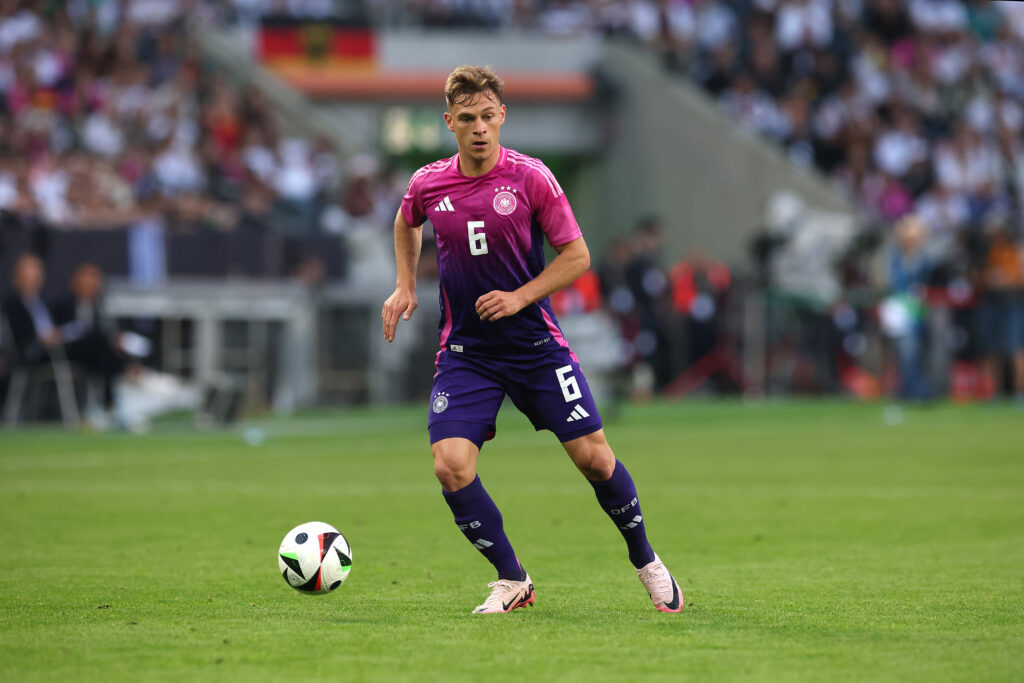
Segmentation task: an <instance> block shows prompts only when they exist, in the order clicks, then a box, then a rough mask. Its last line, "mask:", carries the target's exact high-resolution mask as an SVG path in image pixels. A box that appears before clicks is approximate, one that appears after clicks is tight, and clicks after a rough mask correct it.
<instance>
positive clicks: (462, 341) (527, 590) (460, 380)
mask: <svg viewBox="0 0 1024 683" xmlns="http://www.w3.org/2000/svg"><path fill="white" fill-rule="evenodd" d="M502 90H503V84H502V82H501V80H499V79H498V77H497V76H496V75H495V74H494V73H493V72H492V71H491V70H490V69H488V68H481V67H476V66H460V67H459V68H457V69H455V71H453V72H452V73H451V75H450V76H449V77H448V80H447V82H446V84H445V99H446V101H447V104H448V111H447V112H445V114H444V120H445V123H446V124H447V125H448V130H450V131H452V132H453V133H454V134H455V140H456V143H457V145H458V153H457V154H455V155H454V156H452V157H451V158H448V159H441V160H440V161H436V162H434V163H432V164H428V165H427V166H424V167H423V168H421V169H419V170H418V171H417V172H416V173H415V174H413V176H412V179H411V180H410V181H409V188H408V191H407V192H406V194H405V197H403V199H402V206H401V208H400V210H399V211H398V215H397V216H396V217H395V260H396V262H397V266H398V279H397V284H396V286H395V291H394V293H393V294H392V295H391V296H390V297H388V300H387V301H386V302H384V307H383V309H382V311H381V318H382V320H383V326H384V337H385V339H387V341H389V342H390V341H392V340H393V339H394V338H395V332H396V328H397V326H398V320H399V318H401V319H403V320H409V318H410V316H411V315H412V313H413V311H414V310H416V307H417V299H416V264H417V260H418V258H419V255H420V248H421V246H422V237H423V230H422V227H421V226H422V224H423V222H424V221H425V220H427V219H428V218H429V219H430V221H431V223H432V224H433V227H434V234H435V236H436V238H437V261H438V267H439V270H440V276H441V296H440V305H441V321H440V325H439V328H440V341H441V344H440V346H441V348H440V350H439V351H438V353H437V361H436V368H437V373H436V374H435V375H434V386H433V389H432V397H431V403H430V412H429V419H428V430H429V433H430V444H431V450H432V451H433V454H434V473H435V474H436V475H437V479H438V481H440V482H441V487H442V489H443V491H442V493H443V495H444V499H445V502H446V503H448V506H449V507H450V508H451V510H452V513H453V515H454V516H455V523H456V524H457V525H458V527H459V529H461V530H462V532H463V534H465V536H466V538H467V539H468V540H469V542H470V543H472V544H473V547H475V548H476V549H477V550H479V551H480V552H481V553H482V554H483V555H484V557H486V558H487V560H489V561H490V563H491V564H493V565H494V568H495V569H496V570H497V572H498V579H497V581H494V582H491V583H490V584H488V588H490V589H491V593H490V595H489V596H488V597H487V599H486V600H484V602H483V604H482V605H480V606H478V607H477V608H476V609H475V610H473V612H474V613H477V614H491V613H504V612H510V611H512V610H513V609H515V608H517V607H521V606H522V605H532V604H533V602H534V590H533V582H532V581H531V580H530V575H529V574H527V573H526V570H525V569H524V568H523V567H522V565H521V564H520V562H519V560H518V559H517V557H516V553H515V551H514V550H513V549H512V544H511V543H510V542H509V539H508V537H507V536H506V535H505V531H504V529H503V527H502V518H501V513H500V512H499V511H498V508H497V506H496V505H495V504H494V501H493V500H491V497H490V496H489V495H488V493H487V491H486V490H485V489H484V486H483V484H482V483H481V482H480V477H478V476H477V473H476V462H477V457H478V456H479V454H480V449H481V447H482V446H483V444H484V442H485V441H487V440H488V439H491V438H492V437H493V436H494V433H495V420H496V417H497V414H498V408H499V407H500V406H501V402H502V400H503V399H504V397H505V395H506V394H508V396H509V397H510V398H511V399H512V402H513V403H514V404H515V405H516V407H517V408H519V410H521V411H522V412H523V413H524V414H525V415H526V416H527V417H528V418H529V419H530V421H531V422H532V423H533V426H534V427H535V428H536V429H537V430H541V429H548V430H550V431H552V432H554V433H555V436H557V437H558V440H559V441H560V442H561V443H562V446H563V448H565V450H566V452H567V453H568V454H569V457H570V458H571V459H572V461H573V463H575V464H576V467H577V468H579V470H580V472H582V473H583V476H585V477H586V478H587V480H588V481H589V482H590V484H591V486H593V487H594V493H595V494H596V495H597V500H598V503H599V504H600V505H601V507H602V508H603V509H604V511H605V512H606V513H607V514H608V516H609V517H611V519H612V521H613V522H614V523H615V526H616V527H617V528H618V529H619V531H620V532H621V534H622V536H623V538H624V539H625V540H626V546H627V549H628V552H629V559H630V562H632V563H633V566H634V567H636V571H637V575H638V576H639V577H640V581H641V582H642V583H643V585H644V587H645V588H646V589H647V592H648V593H649V594H650V596H651V600H652V601H653V602H654V606H655V607H656V608H657V609H659V610H660V611H662V612H679V611H680V610H681V609H682V606H683V595H682V592H681V591H680V590H679V584H678V583H676V580H675V579H674V578H673V577H672V575H671V574H670V573H669V571H668V569H667V568H666V567H665V565H664V563H663V562H662V561H661V559H660V558H659V557H658V556H657V555H656V554H655V552H654V551H653V550H652V549H651V545H650V543H648V541H647V532H646V530H645V528H644V519H643V515H642V514H641V512H640V504H639V502H638V498H637V493H636V487H635V486H634V485H633V479H632V478H631V477H630V475H629V472H627V471H626V468H625V466H624V465H623V464H622V463H621V462H619V461H618V460H616V458H615V455H614V453H612V449H611V447H610V446H609V445H608V441H607V440H606V439H605V435H604V430H603V429H602V425H601V417H600V416H599V415H598V412H597V406H595V405H594V399H593V397H592V396H591V394H590V388H589V386H588V385H587V380H586V378H585V377H584V376H583V373H582V371H581V370H580V365H579V363H578V362H577V360H576V356H575V354H573V352H572V350H571V349H570V348H569V345H568V344H567V343H566V341H565V338H564V337H563V336H562V332H561V330H560V329H559V327H558V323H557V321H556V320H555V315H554V312H553V311H552V309H551V305H550V304H549V303H548V296H549V295H550V294H552V293H553V292H555V291H557V290H559V289H561V288H563V287H565V286H566V285H568V284H570V283H571V282H572V281H573V280H575V279H576V278H577V277H578V276H579V275H580V274H582V273H583V272H584V271H585V270H586V269H587V268H588V267H589V265H590V252H589V250H588V249H587V245H586V242H584V241H583V236H582V234H581V233H580V228H579V226H578V225H577V223H576V218H575V217H574V216H573V213H572V209H571V208H570V207H569V202H568V200H567V199H566V197H565V194H563V192H562V188H561V187H559V185H558V181H556V180H555V177H554V176H553V175H552V174H551V171H549V170H548V169H547V167H546V166H545V165H544V164H543V163H542V162H541V161H539V160H538V159H534V158H531V157H528V156H526V155H524V154H520V153H518V152H516V151H513V150H511V149H506V148H504V147H502V146H501V145H500V144H499V137H500V133H501V126H502V124H503V123H504V122H505V105H504V104H502ZM545 238H546V239H547V241H548V243H549V244H550V245H551V246H552V247H553V248H554V249H555V251H556V252H558V255H557V256H556V257H555V258H554V259H553V260H552V261H551V263H550V264H547V265H546V266H545V259H544V239H545Z"/></svg>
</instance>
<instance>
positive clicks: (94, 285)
mask: <svg viewBox="0 0 1024 683" xmlns="http://www.w3.org/2000/svg"><path fill="white" fill-rule="evenodd" d="M102 292H103V272H102V271H101V270H100V269H99V268H97V267H96V266H95V265H93V264H91V263H83V264H82V265H80V266H78V267H77V268H75V271H74V272H73V273H72V275H71V293H70V294H69V295H68V296H67V297H66V298H65V299H62V300H61V301H60V302H59V303H57V304H56V305H55V306H54V308H53V318H54V321H55V322H56V324H57V325H58V329H59V331H60V337H61V339H62V340H63V342H64V353H65V354H66V355H67V357H68V360H70V361H72V362H74V363H77V364H78V365H80V366H81V367H82V368H84V369H85V371H86V372H87V373H88V374H89V376H90V377H91V378H96V379H99V380H100V381H101V384H102V387H103V408H104V409H105V410H107V411H111V410H113V408H114V381H115V380H116V379H117V378H118V377H119V376H120V375H121V374H122V373H123V372H124V370H125V359H124V355H123V353H122V351H121V347H120V343H119V337H120V335H119V334H118V332H117V329H116V328H115V327H114V325H113V324H112V321H109V320H108V319H106V318H105V317H104V316H103V313H102V311H101V310H100V308H101V307H100V295H101V294H102Z"/></svg>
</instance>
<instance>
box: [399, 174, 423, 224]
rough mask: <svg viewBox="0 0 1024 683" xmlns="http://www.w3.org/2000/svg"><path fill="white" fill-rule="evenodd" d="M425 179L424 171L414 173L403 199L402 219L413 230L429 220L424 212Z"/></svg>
mask: <svg viewBox="0 0 1024 683" xmlns="http://www.w3.org/2000/svg"><path fill="white" fill-rule="evenodd" d="M423 177H424V173H423V169H420V170H419V171H417V172H416V173H414V174H413V176H412V178H410V179H409V187H407V188H406V190H405V195H404V196H403V197H402V218H404V219H405V222H406V224H408V225H409V227H412V228H414V227H417V226H420V225H423V221H425V220H427V216H426V213H425V212H424V210H423Z"/></svg>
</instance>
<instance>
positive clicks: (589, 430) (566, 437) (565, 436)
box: [552, 420, 604, 443]
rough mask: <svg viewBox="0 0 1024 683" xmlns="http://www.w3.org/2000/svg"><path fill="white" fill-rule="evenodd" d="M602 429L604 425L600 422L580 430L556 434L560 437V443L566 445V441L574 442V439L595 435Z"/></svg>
mask: <svg viewBox="0 0 1024 683" xmlns="http://www.w3.org/2000/svg"><path fill="white" fill-rule="evenodd" d="M602 428H604V425H603V424H602V423H601V421H600V420H599V421H598V422H597V424H593V425H589V426H586V427H580V428H579V429H574V430H572V431H570V432H555V436H557V437H558V440H559V441H560V442H562V443H565V442H566V441H572V440H573V439H578V438H580V437H581V436H586V435H587V434H593V433H594V432H596V431H597V430H599V429H602ZM552 431H554V430H552Z"/></svg>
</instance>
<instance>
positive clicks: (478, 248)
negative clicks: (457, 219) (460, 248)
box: [466, 221, 487, 256]
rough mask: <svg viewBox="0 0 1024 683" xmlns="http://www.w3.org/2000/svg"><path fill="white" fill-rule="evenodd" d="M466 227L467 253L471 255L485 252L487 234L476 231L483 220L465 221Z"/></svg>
mask: <svg viewBox="0 0 1024 683" xmlns="http://www.w3.org/2000/svg"><path fill="white" fill-rule="evenodd" d="M466 227H467V228H468V229H469V253H470V254H472V255H473V256H480V255H481V254H486V253H487V235H485V234H484V233H483V232H477V231H476V230H477V228H480V229H481V230H482V229H483V227H484V222H483V221H469V222H468V223H466Z"/></svg>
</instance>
